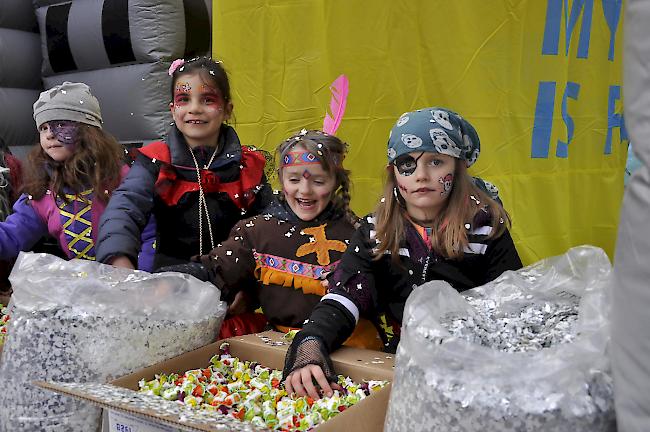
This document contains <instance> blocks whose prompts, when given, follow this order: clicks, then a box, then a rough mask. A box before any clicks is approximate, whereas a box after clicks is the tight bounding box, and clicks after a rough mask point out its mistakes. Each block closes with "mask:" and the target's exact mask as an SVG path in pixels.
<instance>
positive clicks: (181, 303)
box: [0, 253, 226, 432]
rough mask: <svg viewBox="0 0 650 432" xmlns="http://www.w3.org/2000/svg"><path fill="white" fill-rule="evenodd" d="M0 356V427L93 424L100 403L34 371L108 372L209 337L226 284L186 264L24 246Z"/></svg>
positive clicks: (110, 375)
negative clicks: (162, 268) (140, 267)
mask: <svg viewBox="0 0 650 432" xmlns="http://www.w3.org/2000/svg"><path fill="white" fill-rule="evenodd" d="M10 280H11V282H12V285H13V287H14V294H13V297H12V301H11V304H10V313H11V320H10V321H9V328H8V337H7V340H6V343H5V347H4V351H3V356H2V362H1V363H0V388H2V392H0V406H2V410H0V431H9V430H39V431H50V430H52V431H54V430H56V431H62V430H65V431H80V432H81V431H83V432H87V431H93V430H96V429H97V428H98V427H99V426H100V410H99V409H98V408H95V407H93V406H91V405H90V404H86V403H83V402H80V401H75V400H73V399H71V398H68V397H66V396H62V395H57V394H54V393H52V392H49V391H45V390H41V389H39V388H37V387H35V386H33V385H32V384H31V382H32V381H34V380H44V381H63V382H91V381H92V382H106V381H110V380H112V379H114V378H117V377H119V376H122V375H125V374H128V373H131V372H133V371H135V370H137V369H140V368H143V367H145V366H149V365H152V364H154V363H157V362H160V361H162V360H165V359H168V358H170V357H174V356H176V355H179V354H182V353H184V352H187V351H190V350H192V349H196V348H198V347H201V346H204V345H207V344H208V343H211V342H213V341H214V339H215V338H216V336H217V334H218V331H219V328H220V326H221V322H222V321H223V318H224V316H225V314H226V304H225V303H224V302H222V301H221V300H220V292H219V290H218V289H217V288H216V287H215V286H214V285H212V284H210V283H206V282H201V281H199V280H198V279H195V278H193V277H191V276H188V275H183V274H180V273H155V274H150V273H147V272H142V271H137V270H127V269H122V268H116V267H112V266H107V265H103V264H99V263H95V262H91V261H84V260H72V261H65V260H62V259H60V258H57V257H54V256H52V255H47V254H33V253H21V254H20V256H19V257H18V260H17V262H16V264H15V266H14V269H13V271H12V273H11V276H10Z"/></svg>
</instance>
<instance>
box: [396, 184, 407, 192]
mask: <svg viewBox="0 0 650 432" xmlns="http://www.w3.org/2000/svg"><path fill="white" fill-rule="evenodd" d="M397 187H398V188H399V190H401V191H402V192H404V193H408V192H409V191H408V189H406V186H402V185H401V184H399V183H398V184H397Z"/></svg>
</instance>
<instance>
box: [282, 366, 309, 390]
mask: <svg viewBox="0 0 650 432" xmlns="http://www.w3.org/2000/svg"><path fill="white" fill-rule="evenodd" d="M300 372H301V371H300V370H297V371H294V372H292V373H291V375H289V377H288V378H287V382H288V383H289V384H288V387H287V393H289V394H291V393H295V394H297V395H298V396H306V395H307V392H306V391H305V388H304V387H303V386H302V382H301V380H302V375H301V373H300ZM289 389H291V391H289Z"/></svg>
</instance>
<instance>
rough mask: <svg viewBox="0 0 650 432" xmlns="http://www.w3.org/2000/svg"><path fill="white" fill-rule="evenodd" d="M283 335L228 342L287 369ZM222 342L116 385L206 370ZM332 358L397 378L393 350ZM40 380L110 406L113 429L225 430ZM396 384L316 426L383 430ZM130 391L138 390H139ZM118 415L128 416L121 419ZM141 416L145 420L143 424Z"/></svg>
mask: <svg viewBox="0 0 650 432" xmlns="http://www.w3.org/2000/svg"><path fill="white" fill-rule="evenodd" d="M282 335H283V334H282V333H277V332H264V333H259V334H254V335H246V336H242V337H235V338H231V339H227V340H226V341H227V342H229V343H230V353H231V354H232V355H233V356H236V357H239V358H240V359H242V360H250V361H256V362H258V363H260V364H262V365H264V366H266V367H271V368H274V369H282V368H283V366H284V357H285V354H286V351H287V349H288V345H289V343H288V342H286V341H284V340H283V338H282ZM222 342H223V341H220V342H215V343H213V344H210V345H207V346H205V347H203V348H199V349H197V350H194V351H191V352H189V353H186V354H183V355H181V356H178V357H175V358H172V359H170V360H167V361H164V362H161V363H158V364H156V365H153V366H150V367H147V368H144V369H141V370H139V371H136V372H134V373H132V374H130V375H127V376H124V377H122V378H119V379H117V380H115V381H113V382H112V383H111V384H112V385H114V386H117V387H119V388H120V389H128V390H133V391H137V390H138V381H139V380H141V379H143V378H144V379H145V380H150V379H153V378H154V376H155V375H156V374H161V373H174V372H175V373H183V372H185V371H186V370H189V369H197V368H204V367H206V366H207V365H208V364H209V363H210V358H212V356H213V355H215V354H216V353H218V352H219V346H220V345H221V343H222ZM332 361H333V363H334V367H335V368H336V371H337V372H338V373H340V374H342V375H347V376H350V377H351V378H352V379H353V380H355V381H357V382H360V381H362V380H364V379H365V380H371V379H372V380H388V381H392V379H393V368H394V356H393V355H391V354H386V353H382V352H378V351H369V350H362V349H357V348H349V347H343V348H341V349H340V350H338V351H337V352H335V353H334V354H333V355H332ZM37 384H38V385H40V386H42V387H44V388H47V389H50V390H54V391H56V392H59V393H63V394H66V395H70V396H73V397H76V398H79V399H82V400H86V401H90V402H92V403H94V404H97V405H99V406H101V407H103V408H106V409H108V410H109V416H108V417H109V423H110V422H111V421H113V424H111V428H110V429H109V430H110V431H111V432H129V431H135V430H138V431H147V432H148V431H152V432H153V431H158V430H159V431H165V432H167V431H175V430H189V431H206V432H211V431H217V430H223V426H222V427H220V428H218V427H214V428H211V427H210V426H209V425H207V424H206V423H202V422H197V423H196V424H195V423H193V422H192V420H188V419H180V418H179V416H174V415H161V414H159V413H156V412H153V411H151V410H147V409H144V408H140V407H139V406H137V407H133V406H129V403H128V402H115V401H111V402H107V401H106V400H102V398H101V397H97V396H96V394H93V392H92V391H84V390H79V389H71V388H68V387H65V386H64V385H59V384H55V383H42V382H41V383H37ZM390 388H391V387H390V384H388V385H387V386H386V387H384V388H383V389H381V390H380V391H377V392H375V393H372V394H371V395H370V396H368V397H367V398H365V399H364V400H362V401H361V402H359V403H358V404H356V405H354V406H352V407H351V408H349V409H347V410H345V411H344V412H342V413H340V414H338V415H337V416H335V417H334V418H332V419H330V420H328V421H327V422H325V423H323V424H321V425H320V426H318V427H316V428H315V430H318V431H319V432H330V431H341V430H355V431H368V432H371V431H381V430H383V426H384V419H385V416H386V410H387V408H388V399H389V395H390ZM128 393H130V394H133V392H128ZM127 396H128V395H127ZM122 399H123V400H124V399H128V398H122ZM163 402H164V401H163ZM120 416H121V417H120ZM124 416H128V418H127V420H128V421H125V420H124V418H125V417H124ZM118 418H119V419H122V420H118ZM138 420H140V421H142V422H143V423H142V424H138V423H137V421H138ZM120 421H121V422H120ZM129 422H130V423H129ZM144 422H146V423H144ZM156 424H157V425H159V426H160V429H151V427H156ZM116 425H121V426H116ZM152 425H153V426H152ZM163 425H164V426H163ZM136 426H137V427H136ZM145 426H146V427H145ZM170 427H171V429H170ZM129 428H130V429H129ZM174 428H176V429H174Z"/></svg>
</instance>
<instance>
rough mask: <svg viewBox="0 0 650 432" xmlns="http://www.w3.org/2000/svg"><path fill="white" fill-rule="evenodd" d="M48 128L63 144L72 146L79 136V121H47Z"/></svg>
mask: <svg viewBox="0 0 650 432" xmlns="http://www.w3.org/2000/svg"><path fill="white" fill-rule="evenodd" d="M48 125H49V126H50V130H51V131H52V133H53V134H54V136H55V137H56V139H57V140H59V142H60V143H61V144H63V145H66V146H74V145H75V144H76V142H77V137H78V136H79V123H77V122H74V121H69V120H60V121H51V122H48Z"/></svg>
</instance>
